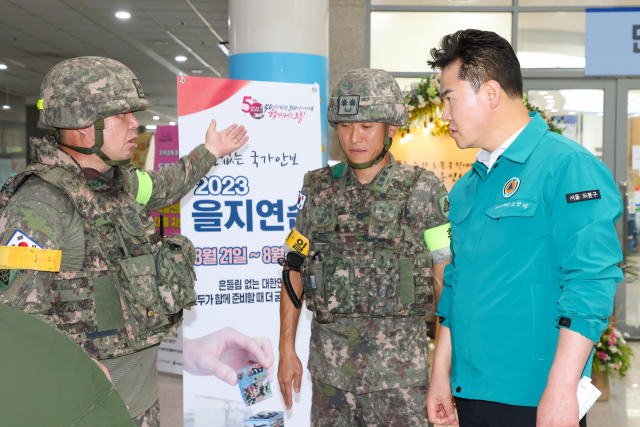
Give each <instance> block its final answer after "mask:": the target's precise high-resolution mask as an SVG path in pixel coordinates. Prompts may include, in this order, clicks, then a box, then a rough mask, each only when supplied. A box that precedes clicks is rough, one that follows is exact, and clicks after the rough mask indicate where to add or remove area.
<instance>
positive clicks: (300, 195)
mask: <svg viewBox="0 0 640 427" xmlns="http://www.w3.org/2000/svg"><path fill="white" fill-rule="evenodd" d="M306 201H307V195H306V194H304V193H303V192H302V191H299V192H298V203H296V207H297V208H298V210H299V211H301V210H302V209H303V208H304V204H305V202H306Z"/></svg>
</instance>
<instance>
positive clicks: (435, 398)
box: [427, 376, 458, 426]
mask: <svg viewBox="0 0 640 427" xmlns="http://www.w3.org/2000/svg"><path fill="white" fill-rule="evenodd" d="M427 414H428V415H429V421H430V422H432V423H434V424H440V425H443V426H457V425H458V420H457V419H456V411H455V409H454V408H453V395H452V394H451V384H450V381H449V378H445V377H444V376H435V377H432V378H431V383H430V384H429V391H428V392H427Z"/></svg>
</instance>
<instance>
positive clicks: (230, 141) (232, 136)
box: [204, 120, 249, 159]
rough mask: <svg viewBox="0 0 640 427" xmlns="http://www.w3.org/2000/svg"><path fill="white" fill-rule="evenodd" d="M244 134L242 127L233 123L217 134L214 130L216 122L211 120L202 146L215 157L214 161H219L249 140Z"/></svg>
mask: <svg viewBox="0 0 640 427" xmlns="http://www.w3.org/2000/svg"><path fill="white" fill-rule="evenodd" d="M246 134H247V130H246V129H245V128H244V126H238V125H237V124H235V123H234V124H232V125H231V126H229V127H228V128H226V129H225V130H223V131H220V132H218V131H217V130H216V121H215V120H211V124H210V125H209V129H207V140H206V142H205V143H204V146H205V148H206V149H207V150H209V151H210V152H211V154H213V155H214V156H216V159H219V158H221V157H222V156H226V155H227V154H229V153H232V152H234V151H236V150H237V149H238V148H240V147H242V146H243V145H244V144H245V143H246V142H247V141H248V140H249V137H248V136H245V135H246Z"/></svg>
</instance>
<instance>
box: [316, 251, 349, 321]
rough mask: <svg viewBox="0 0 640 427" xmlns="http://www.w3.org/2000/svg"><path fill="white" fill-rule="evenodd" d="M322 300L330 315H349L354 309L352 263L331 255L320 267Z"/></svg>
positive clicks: (341, 257)
mask: <svg viewBox="0 0 640 427" xmlns="http://www.w3.org/2000/svg"><path fill="white" fill-rule="evenodd" d="M322 276H323V279H324V292H323V294H324V295H323V296H324V300H325V301H326V304H327V308H328V310H329V311H330V312H331V313H336V314H350V313H353V312H354V311H355V309H356V280H355V271H354V266H353V261H351V260H350V259H349V258H347V257H345V256H344V255H331V256H330V257H329V258H327V259H326V260H325V261H324V263H323V266H322Z"/></svg>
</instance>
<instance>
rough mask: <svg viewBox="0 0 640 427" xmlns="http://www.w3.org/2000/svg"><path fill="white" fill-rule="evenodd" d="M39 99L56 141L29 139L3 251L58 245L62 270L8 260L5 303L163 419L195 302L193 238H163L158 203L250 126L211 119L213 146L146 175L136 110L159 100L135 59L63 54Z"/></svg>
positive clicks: (144, 418) (7, 200)
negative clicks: (173, 356) (165, 369)
mask: <svg viewBox="0 0 640 427" xmlns="http://www.w3.org/2000/svg"><path fill="white" fill-rule="evenodd" d="M41 97H42V99H41V100H40V101H39V103H38V106H39V108H40V109H41V112H40V121H42V122H43V123H44V124H46V125H49V126H51V127H52V128H53V129H54V132H53V136H48V137H45V138H44V139H36V138H32V139H31V140H30V150H31V159H32V162H33V163H31V164H30V165H29V166H28V167H27V168H26V169H25V170H24V171H23V172H21V173H20V174H18V175H16V176H15V177H12V178H10V179H9V180H8V181H7V182H6V183H5V185H4V187H3V191H2V199H0V210H1V211H0V246H5V245H8V246H14V245H20V246H25V245H26V246H27V247H32V248H34V249H36V251H35V253H36V254H37V253H40V251H42V252H41V253H42V254H50V253H52V252H51V251H54V252H55V251H59V252H61V255H60V258H59V265H58V266H57V268H53V269H51V268H49V269H48V271H42V270H45V269H44V268H39V267H38V266H39V265H40V264H39V263H36V264H35V267H34V268H33V269H19V268H11V267H12V266H13V264H11V263H9V264H10V265H9V266H6V265H5V266H4V267H5V268H6V267H8V268H7V269H6V270H3V271H2V272H0V302H2V303H5V304H8V305H11V306H14V307H16V308H18V309H21V310H23V311H25V312H28V313H30V314H31V315H33V316H35V317H37V318H39V319H41V320H43V321H45V322H47V323H49V324H51V325H52V326H54V327H56V328H57V329H58V330H59V331H61V332H62V333H64V334H65V335H67V336H68V337H69V338H71V339H72V340H73V341H75V342H76V343H77V344H78V345H79V346H81V347H82V348H84V349H85V350H86V352H87V353H88V354H89V355H90V356H92V357H94V358H95V359H96V360H99V362H100V363H101V364H102V365H104V366H105V367H106V368H107V369H108V371H109V373H110V374H111V379H112V381H113V383H114V385H115V387H116V389H117V390H118V392H119V393H120V395H121V397H122V398H123V400H124V401H125V403H126V404H127V406H128V407H129V411H130V414H131V417H132V418H133V419H134V423H135V424H136V426H140V427H156V426H159V423H160V419H159V404H158V384H157V370H156V356H157V352H158V346H159V344H160V342H161V341H162V340H164V339H166V338H168V337H170V336H171V335H173V334H174V333H175V331H176V329H177V328H178V326H179V325H180V324H181V322H182V310H183V309H185V308H187V309H188V308H190V307H191V306H192V305H193V304H194V302H195V291H194V288H193V287H194V279H195V276H194V273H193V265H194V260H195V249H194V247H193V245H192V244H191V242H190V241H189V240H188V239H187V238H185V237H184V236H180V235H177V234H173V235H171V236H169V237H167V238H166V239H163V238H162V237H161V236H160V235H159V234H158V232H157V231H156V229H155V227H154V221H153V218H152V216H151V212H150V209H151V210H155V209H160V208H163V207H166V206H170V205H172V204H174V203H176V202H178V201H180V199H181V198H182V197H183V196H184V195H185V194H186V193H187V192H188V191H190V190H191V189H192V188H193V187H194V186H195V185H196V184H197V183H198V181H199V180H200V179H201V178H202V177H203V176H204V175H205V174H206V173H207V172H208V171H209V170H210V169H211V167H212V166H213V165H214V163H215V161H216V157H220V156H223V155H226V154H228V153H229V152H231V151H233V150H235V149H237V148H239V147H241V146H242V145H243V144H244V143H245V142H246V140H247V138H248V137H245V134H246V131H245V130H244V128H243V127H239V128H236V127H235V125H234V126H232V127H229V128H228V129H226V130H224V131H222V132H220V133H218V132H216V130H215V121H214V122H212V124H211V126H210V127H209V130H208V131H207V137H206V143H205V144H204V145H200V146H199V147H197V148H196V149H194V150H193V151H192V152H191V153H190V154H189V155H187V156H184V157H182V158H181V159H180V160H179V161H178V162H177V163H176V164H175V165H173V166H171V167H169V168H167V169H165V170H164V171H163V172H162V173H156V172H153V171H151V172H148V173H147V172H143V171H139V170H136V169H135V168H134V167H133V165H132V164H130V158H131V155H132V151H133V148H134V147H135V142H134V141H135V137H136V128H137V126H138V121H137V119H136V118H135V117H134V115H133V112H134V111H142V110H145V109H147V108H149V106H150V104H149V101H148V100H147V99H146V98H145V96H144V92H143V90H142V86H141V85H140V83H139V82H138V80H137V79H136V76H135V75H134V74H133V73H132V72H131V70H129V69H128V68H127V67H126V66H124V65H123V64H121V63H119V62H117V61H114V60H112V59H107V58H100V57H81V58H74V59H70V60H68V61H64V62H62V63H60V64H58V65H56V66H55V67H54V68H53V69H52V70H51V71H50V72H49V74H47V76H46V77H45V79H44V82H43V84H42V89H41ZM234 128H235V130H234ZM16 249H18V248H16ZM24 249H27V248H24ZM25 254H26V252H25ZM36 260H37V258H36Z"/></svg>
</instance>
